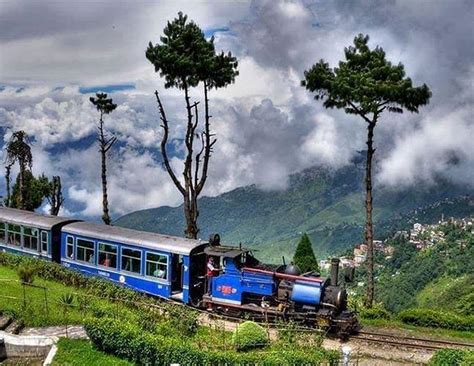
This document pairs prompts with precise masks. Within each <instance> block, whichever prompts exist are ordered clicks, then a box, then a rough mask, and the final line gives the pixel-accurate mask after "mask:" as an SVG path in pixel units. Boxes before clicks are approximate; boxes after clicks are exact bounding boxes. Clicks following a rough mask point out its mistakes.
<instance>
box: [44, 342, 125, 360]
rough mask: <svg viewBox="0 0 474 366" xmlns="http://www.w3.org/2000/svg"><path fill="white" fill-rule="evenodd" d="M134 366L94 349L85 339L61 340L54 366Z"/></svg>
mask: <svg viewBox="0 0 474 366" xmlns="http://www.w3.org/2000/svg"><path fill="white" fill-rule="evenodd" d="M59 365H68V366H83V365H88V366H132V364H131V363H130V362H128V361H125V360H121V359H119V358H117V357H114V356H111V355H107V354H105V353H103V352H100V351H98V350H96V349H94V348H93V346H92V343H91V342H90V341H88V340H83V339H67V338H61V339H60V340H59V342H58V352H57V353H56V355H55V356H54V360H53V366H59Z"/></svg>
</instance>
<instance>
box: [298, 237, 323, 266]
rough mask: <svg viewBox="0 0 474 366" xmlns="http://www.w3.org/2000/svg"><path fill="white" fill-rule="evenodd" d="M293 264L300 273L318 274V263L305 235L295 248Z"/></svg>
mask: <svg viewBox="0 0 474 366" xmlns="http://www.w3.org/2000/svg"><path fill="white" fill-rule="evenodd" d="M293 263H294V264H296V265H297V266H298V267H299V268H300V270H301V272H302V273H305V272H310V271H314V272H319V266H318V261H317V260H316V256H315V255H314V252H313V247H312V245H311V241H310V240H309V237H308V235H306V234H303V236H302V237H301V240H300V242H299V243H298V246H297V247H296V252H295V255H294V257H293Z"/></svg>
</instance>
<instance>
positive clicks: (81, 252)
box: [76, 239, 95, 264]
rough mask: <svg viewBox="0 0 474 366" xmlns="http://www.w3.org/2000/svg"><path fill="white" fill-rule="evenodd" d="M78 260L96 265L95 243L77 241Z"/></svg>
mask: <svg viewBox="0 0 474 366" xmlns="http://www.w3.org/2000/svg"><path fill="white" fill-rule="evenodd" d="M76 260H78V261H81V262H88V263H91V264H95V259H94V242H93V241H90V240H85V239H77V250H76Z"/></svg>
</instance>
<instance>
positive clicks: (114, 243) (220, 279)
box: [0, 207, 358, 335]
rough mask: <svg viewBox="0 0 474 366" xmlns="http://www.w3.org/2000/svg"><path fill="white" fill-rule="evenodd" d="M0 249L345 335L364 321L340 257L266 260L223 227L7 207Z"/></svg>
mask: <svg viewBox="0 0 474 366" xmlns="http://www.w3.org/2000/svg"><path fill="white" fill-rule="evenodd" d="M0 250H2V251H8V252H12V253H16V254H21V255H29V256H34V257H38V258H42V259H45V260H50V261H54V262H57V263H60V264H61V265H63V266H65V267H68V268H71V269H74V270H77V271H80V272H81V273H83V274H85V275H91V276H99V277H102V278H105V279H107V280H110V281H113V282H116V283H119V284H121V285H124V286H127V287H129V288H131V289H134V290H136V291H140V292H143V293H146V294H149V295H152V296H158V297H162V298H166V299H170V300H174V301H178V302H182V303H185V304H189V305H191V306H194V307H198V308H205V309H208V310H210V311H214V312H220V313H226V314H232V315H235V316H243V315H244V314H250V315H251V316H253V317H261V318H262V319H267V320H268V319H270V318H271V319H286V320H294V321H297V322H301V323H304V324H307V325H310V326H317V327H321V328H326V329H329V330H332V331H335V332H337V333H338V334H340V335H346V334H350V333H352V332H354V331H356V330H357V328H358V322H357V318H356V316H355V315H354V313H352V312H351V311H349V310H348V309H347V294H346V291H345V289H344V288H343V287H342V286H340V285H338V276H339V274H338V272H339V260H338V259H336V258H334V259H332V262H331V275H330V277H329V278H322V277H320V276H319V275H318V274H315V273H306V274H301V273H300V271H299V269H298V268H297V267H296V266H294V265H291V264H290V265H281V266H275V265H268V264H263V263H261V262H259V261H258V260H257V259H256V258H255V257H254V256H253V254H252V251H251V250H249V249H244V248H241V247H233V246H225V245H221V243H220V237H219V235H213V236H211V238H210V239H209V241H201V240H192V239H185V238H179V237H173V236H168V235H161V234H156V233H149V232H143V231H138V230H132V229H126V228H121V227H117V226H107V225H102V224H98V223H89V222H84V221H81V220H75V219H70V218H64V217H56V216H48V215H41V214H38V213H34V212H28V211H22V210H17V209H11V208H4V207H1V208H0ZM210 258H213V263H215V267H216V268H215V271H214V272H213V273H212V275H209V274H208V273H207V267H208V266H207V263H208V262H209V259H210Z"/></svg>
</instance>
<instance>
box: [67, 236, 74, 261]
mask: <svg viewBox="0 0 474 366" xmlns="http://www.w3.org/2000/svg"><path fill="white" fill-rule="evenodd" d="M66 257H67V258H69V259H74V237H72V236H71V235H68V236H67V237H66Z"/></svg>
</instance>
